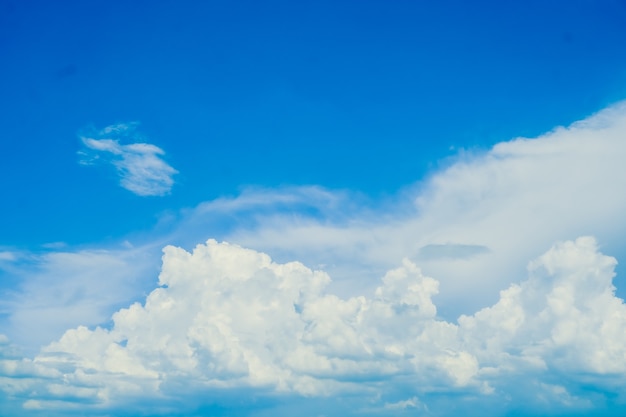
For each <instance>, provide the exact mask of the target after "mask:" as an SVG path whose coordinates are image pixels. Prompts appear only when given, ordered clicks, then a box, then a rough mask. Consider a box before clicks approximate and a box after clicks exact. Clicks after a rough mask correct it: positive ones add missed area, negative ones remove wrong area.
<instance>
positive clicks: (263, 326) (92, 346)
mask: <svg viewBox="0 0 626 417" xmlns="http://www.w3.org/2000/svg"><path fill="white" fill-rule="evenodd" d="M615 264H616V261H615V259H614V258H612V257H608V256H605V255H603V254H601V253H600V252H599V251H598V248H597V244H596V242H595V240H594V239H593V238H591V237H581V238H578V239H576V240H575V241H566V242H562V243H557V244H556V245H554V246H553V247H552V248H550V249H549V250H548V251H547V252H546V253H545V254H544V255H542V256H540V257H539V258H537V259H536V260H534V261H532V262H531V263H530V264H529V275H528V278H527V279H526V280H524V281H522V282H520V283H516V284H513V285H511V286H510V287H508V288H507V289H505V290H503V291H501V292H500V298H499V300H498V301H497V302H496V303H495V304H494V305H492V306H490V307H488V308H484V309H481V310H480V311H478V312H476V313H475V314H473V315H469V316H465V315H464V316H461V317H460V318H459V319H458V321H457V322H449V321H446V320H442V319H440V318H438V317H437V309H436V307H435V304H434V303H433V301H432V297H433V296H434V295H435V294H436V293H437V291H438V282H437V280H435V279H434V278H431V277H428V276H425V275H424V274H423V273H422V271H421V270H420V268H419V267H417V266H416V265H415V264H414V263H412V262H411V261H409V260H405V261H404V262H403V263H402V265H401V266H399V267H398V268H395V269H393V270H390V271H389V272H387V273H386V274H385V276H384V277H383V278H382V281H381V282H380V284H379V286H378V287H377V288H376V290H375V291H374V293H373V294H363V295H359V296H355V297H350V298H341V297H338V296H336V295H334V294H332V293H330V292H328V291H327V287H328V284H329V282H330V278H329V276H328V275H327V274H326V273H324V272H322V271H313V270H311V269H309V268H307V267H305V266H304V265H302V264H301V263H298V262H291V263H286V264H279V263H275V262H273V261H272V260H271V259H270V257H269V256H268V255H266V254H263V253H260V252H257V251H253V250H250V249H244V248H241V247H239V246H237V245H231V244H227V243H218V242H216V241H213V240H209V241H208V242H207V243H206V244H203V245H198V246H196V248H195V249H194V250H193V252H191V253H189V252H187V251H185V250H183V249H181V248H178V247H172V246H169V247H166V248H165V249H164V256H163V267H162V271H161V274H160V276H159V287H158V288H156V289H154V290H153V291H152V292H151V293H150V294H149V295H148V296H147V298H146V300H145V302H144V303H141V304H140V303H135V304H133V305H132V306H130V307H129V308H123V309H121V310H119V311H118V312H117V313H115V314H114V315H113V325H112V326H111V328H109V329H105V328H101V327H96V328H95V329H92V330H90V329H88V328H86V327H82V326H80V327H77V328H75V329H72V330H68V331H67V332H66V333H65V334H64V335H63V336H62V337H61V338H60V339H59V340H58V341H57V342H53V343H51V344H50V345H48V346H47V347H45V348H44V349H42V351H41V353H40V354H39V355H37V356H36V357H35V358H34V359H33V360H28V359H19V358H11V357H8V358H7V357H5V358H4V359H3V360H2V361H1V362H0V366H1V368H0V369H1V371H2V378H1V379H0V387H2V389H3V390H4V391H5V392H6V393H8V395H11V396H13V397H15V398H21V399H22V400H23V406H24V407H25V408H27V409H33V410H36V409H41V410H50V409H52V410H53V409H55V408H59V409H67V408H72V407H76V404H77V403H78V404H80V408H81V409H82V410H92V411H94V410H95V411H98V410H111V409H119V408H120V407H127V406H129V405H131V406H132V407H139V409H141V407H142V404H143V406H145V404H146V403H147V402H155V404H161V403H163V404H168V407H172V406H174V407H176V408H177V409H178V411H179V412H180V411H181V409H182V410H183V415H185V414H184V413H185V412H186V413H191V412H193V409H194V406H198V404H196V402H197V401H198V400H197V398H198V397H200V398H202V399H203V400H202V401H204V402H206V403H208V404H213V405H215V404H218V405H219V404H222V405H223V402H224V400H223V399H221V397H222V396H225V397H226V398H228V396H229V395H241V396H245V398H248V399H247V400H246V399H243V400H241V401H242V402H243V403H246V402H250V401H254V400H255V399H258V398H264V397H269V398H276V397H280V396H282V397H286V398H292V397H302V398H308V399H315V398H317V399H324V398H332V397H334V396H338V395H344V396H346V397H347V398H350V399H351V400H350V402H351V404H352V406H353V407H356V408H355V409H353V410H352V411H353V412H354V413H357V411H359V412H369V413H373V414H376V413H379V414H385V413H388V412H390V410H396V411H397V410H407V409H418V410H420V411H422V412H423V413H426V415H452V414H453V413H454V412H455V411H454V409H453V408H450V406H449V405H448V406H447V405H446V404H445V402H442V401H441V399H442V398H448V399H449V400H451V399H453V398H454V401H455V403H456V406H457V407H462V406H469V405H471V404H472V403H477V402H478V403H480V402H483V403H485V404H490V405H492V406H493V405H497V404H499V405H497V406H496V408H499V410H496V411H497V412H500V414H503V413H506V412H510V411H512V410H516V409H519V408H520V407H522V408H523V407H529V408H530V409H533V410H535V411H539V412H545V413H550V412H554V411H558V412H578V411H581V410H587V411H589V410H597V409H602V408H604V407H606V404H607V403H611V404H612V405H617V406H619V407H622V408H623V404H622V401H623V396H624V394H626V391H625V390H624V388H623V387H624V386H626V385H625V384H624V383H626V380H625V379H626V377H624V373H625V371H626V340H625V337H626V336H625V335H626V305H624V303H623V301H622V300H621V299H619V298H617V297H615V295H614V287H613V285H612V278H613V275H614V272H613V270H614V267H615ZM5 356H7V355H5ZM8 356H10V355H8ZM17 376H19V377H20V378H21V379H20V380H19V383H17V382H16V379H15V378H16V377H17ZM512 380H515V383H514V384H511V381H512ZM590 384H591V385H593V387H594V390H595V392H593V393H589V392H585V389H586V388H585V387H587V386H589V385H590ZM529 387H531V388H530V389H531V390H532V391H531V392H532V393H537V392H539V393H540V395H530V397H531V398H528V397H529V391H528V389H529ZM227 401H228V400H226V402H227ZM226 405H227V404H226ZM168 407H165V408H164V409H163V410H161V411H162V412H163V413H168V412H172V410H171V409H170V408H168ZM181 407H182V408H181ZM157 408H158V407H157ZM185 408H186V409H185ZM484 411H485V410H484V409H482V408H481V407H479V408H478V409H477V410H476V412H475V413H473V412H469V414H470V415H479V414H480V413H484ZM152 412H154V410H152ZM187 415H189V414H187ZM493 415H496V414H493Z"/></svg>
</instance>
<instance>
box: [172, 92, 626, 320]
mask: <svg viewBox="0 0 626 417" xmlns="http://www.w3.org/2000/svg"><path fill="white" fill-rule="evenodd" d="M625 134H626V103H620V104H618V105H615V106H613V107H611V108H609V109H606V110H603V111H602V112H600V113H598V114H596V115H594V116H592V117H590V118H588V119H587V120H585V121H582V122H578V123H574V124H573V125H571V126H569V127H567V128H557V129H555V130H554V131H552V132H549V133H547V134H545V135H543V136H541V137H539V138H536V139H523V138H520V139H515V140H512V141H509V142H503V143H500V144H498V145H496V146H494V147H493V148H492V149H490V150H487V151H485V152H482V153H475V154H472V153H465V154H461V155H460V156H459V157H458V159H457V160H455V161H452V162H450V163H449V165H448V166H447V167H445V168H443V169H441V170H439V171H437V172H434V173H433V174H432V176H431V177H429V178H427V179H426V180H424V181H423V182H421V183H419V184H417V185H415V186H413V187H411V188H407V189H406V190H403V191H402V192H400V193H398V194H397V195H396V196H395V197H394V198H389V199H388V200H385V201H382V202H381V201H371V200H370V201H368V200H367V199H365V198H364V197H362V196H359V195H354V194H352V193H350V192H347V191H342V192H336V193H331V194H330V195H329V192H328V191H324V190H320V189H319V188H318V189H311V188H309V187H305V188H301V189H296V190H297V191H296V190H294V189H284V190H282V192H281V191H276V190H274V191H272V192H268V191H266V190H248V191H246V192H245V193H243V194H242V196H240V197H238V198H233V199H231V200H225V199H221V200H219V201H217V202H213V203H209V204H202V205H200V206H198V207H197V208H196V209H195V210H192V211H190V212H187V213H185V215H184V220H183V221H182V222H181V224H180V225H179V228H178V230H177V231H175V232H174V233H173V234H172V235H171V239H172V241H175V242H177V243H178V244H181V245H184V246H189V245H190V244H192V243H193V242H197V241H198V240H199V239H203V238H205V237H206V236H217V237H219V238H220V239H223V240H227V241H229V242H235V243H238V244H240V245H242V246H246V247H251V248H255V249H258V250H263V251H265V252H267V253H271V254H272V256H274V257H275V258H276V259H279V260H281V261H286V260H300V261H302V262H304V263H306V264H307V265H312V266H314V267H318V266H323V267H324V269H325V270H327V271H328V272H329V273H330V274H331V275H332V276H333V277H334V284H333V287H334V288H336V289H338V290H339V291H340V292H341V293H342V294H344V295H350V291H352V289H354V288H363V287H364V286H365V287H368V288H373V287H374V286H375V285H376V284H375V282H376V280H377V278H378V277H379V276H380V275H381V274H382V273H384V271H386V270H388V269H390V268H393V267H394V265H397V264H398V263H399V262H401V260H402V259H403V258H409V259H412V260H414V261H415V262H418V263H419V264H420V266H421V267H422V268H423V270H424V271H425V273H427V274H428V275H432V276H437V277H438V279H439V281H440V284H441V287H440V294H439V295H438V296H437V299H438V300H439V304H440V305H441V314H443V315H444V316H445V317H447V318H449V319H453V318H455V317H457V316H458V315H459V314H461V313H466V314H471V313H472V312H473V311H475V310H477V309H479V308H481V307H483V306H485V305H489V304H491V303H493V302H494V301H495V300H496V299H497V297H498V290H499V289H500V288H504V287H506V286H507V285H509V284H510V283H512V282H515V281H518V280H520V279H522V275H521V274H520V272H512V271H523V268H524V266H525V263H526V262H527V260H528V259H531V258H533V257H535V256H537V255H538V254H539V253H541V251H542V250H543V249H545V248H547V247H549V246H550V245H551V244H552V243H553V242H555V241H558V240H563V239H572V238H575V237H576V236H581V235H594V236H596V237H597V238H598V239H600V241H601V242H603V244H604V245H606V248H608V249H609V250H611V251H612V252H613V253H617V254H624V255H626V246H625V245H624V244H623V239H622V237H623V236H624V234H626V221H624V216H623V213H624V212H626V193H623V192H620V190H623V189H626V164H624V162H623V161H624V160H626V141H624V140H623V138H624V135H625ZM313 190H314V191H313ZM289 198H291V199H292V200H290V199H289ZM255 202H258V203H256V208H255V206H254V204H255ZM223 207H228V208H229V211H228V213H227V214H224V213H223ZM309 213H313V214H312V215H311V214H309ZM224 225H227V226H224ZM356 277H358V282H357V281H356V279H357V278H356Z"/></svg>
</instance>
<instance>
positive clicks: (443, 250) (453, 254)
mask: <svg viewBox="0 0 626 417" xmlns="http://www.w3.org/2000/svg"><path fill="white" fill-rule="evenodd" d="M489 252H490V251H489V248H488V247H486V246H482V245H460V244H454V243H446V244H442V245H438V244H432V245H426V246H423V247H422V248H421V249H420V250H419V253H418V258H419V259H420V260H434V259H468V258H471V257H474V256H476V255H481V254H483V253H489Z"/></svg>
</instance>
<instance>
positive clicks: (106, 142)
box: [79, 124, 178, 196]
mask: <svg viewBox="0 0 626 417" xmlns="http://www.w3.org/2000/svg"><path fill="white" fill-rule="evenodd" d="M135 126H136V124H118V125H112V126H108V127H106V128H104V129H102V130H101V131H99V132H96V134H95V137H96V138H93V137H90V136H81V140H82V142H83V144H84V145H85V150H83V151H80V152H79V154H80V155H81V160H80V163H81V164H83V165H92V164H94V163H96V162H98V161H99V160H100V159H103V160H104V161H106V162H109V163H111V164H112V165H113V166H114V167H115V168H116V170H117V173H118V175H119V177H120V185H121V186H122V187H124V188H126V189H127V190H129V191H131V192H133V193H135V194H137V195H140V196H162V195H165V194H167V193H169V192H170V190H171V189H172V186H173V185H174V179H173V176H174V174H176V173H178V171H177V170H175V169H174V168H172V167H171V166H170V165H168V164H167V162H165V161H164V160H163V159H162V158H161V157H162V156H163V155H165V152H164V151H163V150H162V149H161V148H159V147H157V146H155V145H151V144H149V143H130V144H127V145H123V144H120V140H119V139H118V138H119V137H123V138H126V139H131V140H135V139H136V138H135V136H136V135H135V134H134V129H135ZM111 137H113V138H111Z"/></svg>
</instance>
